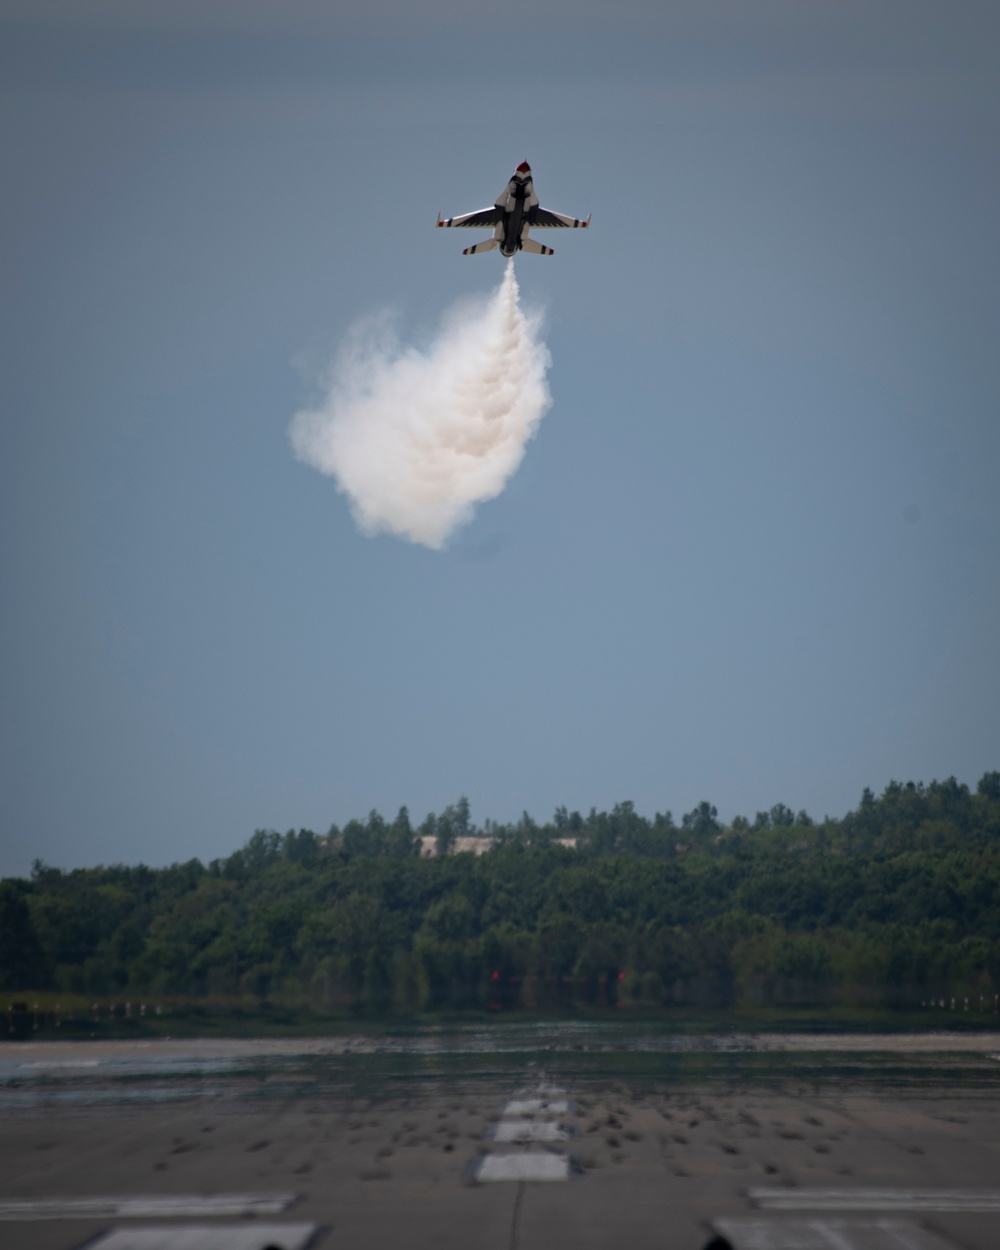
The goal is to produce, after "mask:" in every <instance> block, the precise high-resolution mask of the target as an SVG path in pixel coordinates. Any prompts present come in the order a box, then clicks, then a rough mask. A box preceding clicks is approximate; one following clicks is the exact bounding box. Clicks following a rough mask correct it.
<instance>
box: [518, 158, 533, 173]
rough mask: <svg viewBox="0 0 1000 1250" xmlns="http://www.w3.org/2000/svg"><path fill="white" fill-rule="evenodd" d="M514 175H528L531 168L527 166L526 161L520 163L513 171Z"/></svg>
mask: <svg viewBox="0 0 1000 1250" xmlns="http://www.w3.org/2000/svg"><path fill="white" fill-rule="evenodd" d="M514 173H515V174H530V173H531V166H530V165H529V164H528V162H527V161H522V162H521V163H520V165H518V167H517V168H516V169H515V170H514Z"/></svg>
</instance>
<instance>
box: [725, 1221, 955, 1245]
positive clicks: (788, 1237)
mask: <svg viewBox="0 0 1000 1250" xmlns="http://www.w3.org/2000/svg"><path fill="white" fill-rule="evenodd" d="M712 1227H713V1228H714V1229H715V1231H716V1232H717V1233H721V1234H722V1236H723V1237H725V1239H726V1241H727V1242H728V1243H729V1245H730V1246H732V1248H733V1250H955V1248H954V1246H953V1245H952V1244H951V1242H947V1241H943V1240H942V1239H941V1238H940V1237H939V1236H938V1235H937V1234H936V1233H932V1232H929V1231H928V1230H927V1229H926V1228H920V1227H918V1226H917V1225H916V1224H911V1223H909V1222H908V1221H905V1222H904V1221H902V1220H866V1221H856V1220H855V1221H850V1220H822V1219H815V1220H765V1219H760V1218H757V1219H731V1220H730V1219H725V1220H713V1221H712Z"/></svg>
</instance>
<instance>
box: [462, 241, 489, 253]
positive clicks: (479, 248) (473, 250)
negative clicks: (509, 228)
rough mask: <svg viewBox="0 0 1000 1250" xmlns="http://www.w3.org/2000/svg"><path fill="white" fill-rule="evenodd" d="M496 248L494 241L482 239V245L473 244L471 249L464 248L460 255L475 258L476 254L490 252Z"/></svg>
mask: <svg viewBox="0 0 1000 1250" xmlns="http://www.w3.org/2000/svg"><path fill="white" fill-rule="evenodd" d="M496 247H497V240H496V239H483V241H482V243H473V245H472V247H467V248H464V249H463V251H462V255H463V256H475V255H476V253H477V252H492V251H493V250H494V249H495V248H496Z"/></svg>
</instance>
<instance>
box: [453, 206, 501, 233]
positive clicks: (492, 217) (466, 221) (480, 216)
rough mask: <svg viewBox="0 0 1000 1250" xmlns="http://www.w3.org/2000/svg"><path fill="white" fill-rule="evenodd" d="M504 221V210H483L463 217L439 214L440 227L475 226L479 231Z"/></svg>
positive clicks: (465, 214)
mask: <svg viewBox="0 0 1000 1250" xmlns="http://www.w3.org/2000/svg"><path fill="white" fill-rule="evenodd" d="M501 221H503V209H500V208H496V207H494V208H481V209H479V211H478V212H475V213H464V214H463V215H462V216H461V217H442V216H441V215H440V214H438V221H437V224H438V225H439V226H474V227H475V228H476V229H477V230H479V229H481V228H482V227H483V226H496V225H499V223H500V222H501Z"/></svg>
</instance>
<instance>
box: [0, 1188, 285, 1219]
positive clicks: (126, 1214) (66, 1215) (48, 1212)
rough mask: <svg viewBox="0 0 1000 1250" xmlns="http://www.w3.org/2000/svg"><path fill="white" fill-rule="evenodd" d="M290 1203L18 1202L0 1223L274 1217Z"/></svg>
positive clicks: (236, 1199)
mask: <svg viewBox="0 0 1000 1250" xmlns="http://www.w3.org/2000/svg"><path fill="white" fill-rule="evenodd" d="M294 1201H295V1195H294V1194H211V1195H205V1194H147V1195H141V1196H138V1197H121V1198H22V1199H9V1200H7V1201H5V1202H0V1220H107V1219H171V1218H184V1217H187V1216H192V1215H193V1216H199V1215H202V1216H204V1215H211V1216H227V1215H229V1216H233V1215H278V1214H280V1212H282V1211H284V1210H285V1208H286V1207H289V1206H291V1204H292V1203H293V1202H294Z"/></svg>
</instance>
